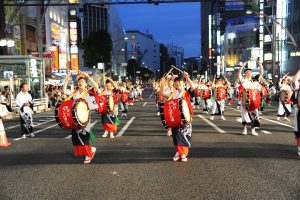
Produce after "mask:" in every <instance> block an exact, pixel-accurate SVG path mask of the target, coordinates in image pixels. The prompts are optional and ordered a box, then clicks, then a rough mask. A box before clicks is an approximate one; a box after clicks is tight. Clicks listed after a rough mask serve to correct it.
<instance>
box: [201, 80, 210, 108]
mask: <svg viewBox="0 0 300 200" xmlns="http://www.w3.org/2000/svg"><path fill="white" fill-rule="evenodd" d="M198 88H199V89H200V98H201V104H202V109H203V113H205V114H208V110H209V106H208V101H209V99H210V94H211V91H210V90H211V89H210V87H209V85H208V84H206V83H205V78H202V79H201V81H200V84H199V86H198ZM208 94H209V95H208Z"/></svg>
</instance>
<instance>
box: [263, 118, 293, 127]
mask: <svg viewBox="0 0 300 200" xmlns="http://www.w3.org/2000/svg"><path fill="white" fill-rule="evenodd" d="M260 118H261V119H264V120H267V121H269V122H273V123H275V124H279V125H281V126H286V127H289V128H291V129H294V127H292V126H290V125H288V124H284V123H280V122H277V121H274V120H271V119H267V118H265V117H260Z"/></svg>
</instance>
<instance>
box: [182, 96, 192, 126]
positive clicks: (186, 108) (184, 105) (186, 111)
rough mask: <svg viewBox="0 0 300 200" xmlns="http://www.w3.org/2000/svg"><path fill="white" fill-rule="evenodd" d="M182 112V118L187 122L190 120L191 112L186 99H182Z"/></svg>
mask: <svg viewBox="0 0 300 200" xmlns="http://www.w3.org/2000/svg"><path fill="white" fill-rule="evenodd" d="M182 112H183V115H184V118H185V119H186V121H187V122H188V123H190V122H191V114H190V109H189V106H188V104H187V102H186V100H184V99H183V100H182Z"/></svg>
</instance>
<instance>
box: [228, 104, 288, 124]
mask: <svg viewBox="0 0 300 200" xmlns="http://www.w3.org/2000/svg"><path fill="white" fill-rule="evenodd" d="M226 107H228V106H226ZM228 108H229V109H231V110H235V111H237V112H240V111H239V110H237V109H235V108H230V107H228ZM260 118H261V119H264V120H266V121H269V122H273V123H275V124H279V125H281V126H286V127H289V128H292V129H294V127H293V126H290V125H288V124H284V123H281V122H277V121H275V120H272V119H268V118H265V117H262V116H260Z"/></svg>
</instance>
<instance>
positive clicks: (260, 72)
mask: <svg viewBox="0 0 300 200" xmlns="http://www.w3.org/2000/svg"><path fill="white" fill-rule="evenodd" d="M257 65H258V66H259V78H258V81H260V80H261V78H262V76H263V75H264V68H263V66H262V63H261V62H260V61H257Z"/></svg>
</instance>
